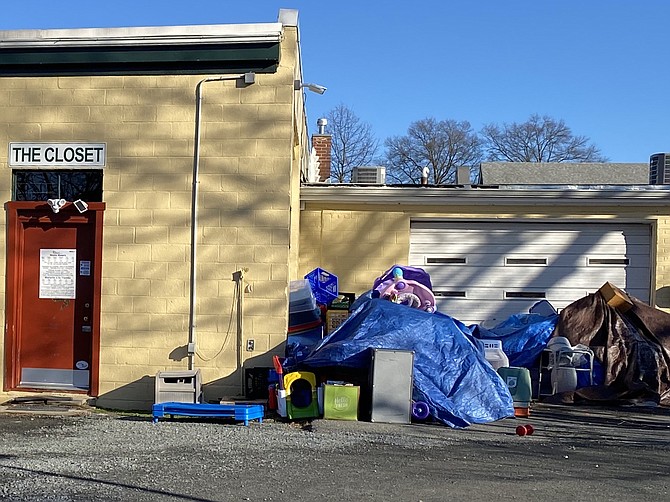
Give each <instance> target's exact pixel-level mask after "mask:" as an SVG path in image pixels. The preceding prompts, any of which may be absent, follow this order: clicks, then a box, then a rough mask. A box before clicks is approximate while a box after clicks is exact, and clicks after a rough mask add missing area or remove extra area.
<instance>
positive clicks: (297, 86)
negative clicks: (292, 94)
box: [293, 80, 327, 94]
mask: <svg viewBox="0 0 670 502" xmlns="http://www.w3.org/2000/svg"><path fill="white" fill-rule="evenodd" d="M293 88H294V89H295V90H296V91H299V90H300V89H303V88H307V89H309V90H310V91H312V92H316V93H317V94H323V93H324V92H326V90H327V87H324V86H322V85H319V84H308V83H307V82H301V81H300V80H294V81H293Z"/></svg>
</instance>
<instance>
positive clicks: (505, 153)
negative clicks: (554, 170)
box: [481, 115, 608, 162]
mask: <svg viewBox="0 0 670 502" xmlns="http://www.w3.org/2000/svg"><path fill="white" fill-rule="evenodd" d="M481 134H482V137H483V139H484V144H485V148H486V153H487V156H488V159H489V160H494V161H495V160H501V161H508V162H607V160H608V159H607V158H606V157H603V155H602V154H601V153H600V150H599V149H598V148H597V147H596V146H595V145H594V144H592V143H590V140H589V138H587V137H586V136H575V135H574V134H572V131H571V130H570V128H569V127H568V126H567V125H565V122H563V120H555V119H553V118H551V117H548V116H546V115H545V116H542V117H540V116H539V115H531V116H530V118H529V119H528V120H527V121H526V122H524V123H522V124H517V123H511V124H503V125H502V126H498V125H497V124H489V125H487V126H485V127H484V128H483V129H482V133H481Z"/></svg>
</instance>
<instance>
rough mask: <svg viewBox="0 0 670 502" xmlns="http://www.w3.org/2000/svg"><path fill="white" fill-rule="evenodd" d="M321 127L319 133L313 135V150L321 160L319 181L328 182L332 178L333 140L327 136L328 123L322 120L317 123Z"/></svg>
mask: <svg viewBox="0 0 670 502" xmlns="http://www.w3.org/2000/svg"><path fill="white" fill-rule="evenodd" d="M316 124H317V125H318V126H319V133H318V134H312V148H314V150H315V151H316V155H317V157H318V158H319V181H327V180H328V179H329V178H330V160H331V148H332V146H333V138H332V136H331V135H330V134H326V124H328V121H327V120H326V119H324V118H321V119H319V120H317V121H316Z"/></svg>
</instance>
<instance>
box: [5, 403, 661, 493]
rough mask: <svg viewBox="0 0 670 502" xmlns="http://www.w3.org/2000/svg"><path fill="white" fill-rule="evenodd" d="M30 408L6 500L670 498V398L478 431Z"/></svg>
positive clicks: (568, 410) (536, 415)
mask: <svg viewBox="0 0 670 502" xmlns="http://www.w3.org/2000/svg"><path fill="white" fill-rule="evenodd" d="M25 408H26V407H24V409H20V408H19V409H13V410H12V409H4V411H0V436H1V437H2V443H1V445H2V446H0V499H2V500H11V501H28V500H30V501H42V500H57V501H89V500H90V501H93V500H95V501H127V500H132V501H138V502H143V501H163V500H165V501H198V502H213V501H237V500H242V501H244V500H252V501H320V502H321V501H331V500H332V501H335V500H337V501H341V500H350V501H358V500H365V501H392V500H399V501H425V502H427V501H447V500H464V501H491V500H524V501H528V502H530V501H538V500H540V501H542V500H551V501H561V500H584V501H601V500H602V501H612V500H635V501H643V500H650V501H665V500H670V409H669V408H604V407H594V406H585V405H581V406H578V405H547V404H535V405H534V406H533V408H532V409H531V415H530V417H528V418H527V419H519V418H509V419H505V420H501V421H498V422H495V423H490V424H485V425H474V426H471V427H468V428H466V429H451V428H449V427H447V426H444V425H441V424H435V423H418V424H409V425H407V424H383V423H370V422H350V421H334V420H321V419H318V420H311V421H300V422H284V421H282V420H279V419H275V418H270V417H266V418H265V419H264V420H263V422H262V423H258V422H257V421H254V422H252V423H251V424H250V425H249V426H244V425H243V424H242V423H240V422H235V421H227V420H212V419H206V420H195V419H187V418H181V419H180V418H175V419H161V420H160V421H159V422H158V423H157V424H152V422H151V417H150V416H148V415H141V414H135V415H133V414H119V413H109V412H104V411H101V410H95V409H87V408H86V407H81V408H78V407H74V408H67V409H66V408H63V409H61V410H58V409H56V410H50V409H49V408H48V407H36V408H33V409H25ZM526 424H531V425H532V426H533V431H532V434H530V435H528V434H526V435H524V436H519V435H517V434H516V428H517V427H518V426H519V425H526Z"/></svg>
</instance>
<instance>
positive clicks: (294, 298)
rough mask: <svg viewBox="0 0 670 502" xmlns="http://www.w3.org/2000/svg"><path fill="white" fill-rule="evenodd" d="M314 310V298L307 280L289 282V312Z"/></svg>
mask: <svg viewBox="0 0 670 502" xmlns="http://www.w3.org/2000/svg"><path fill="white" fill-rule="evenodd" d="M315 308H316V298H315V297H314V293H313V292H312V288H311V286H310V283H309V281H308V280H307V279H300V280H298V281H291V282H290V283H289V288H288V310H289V312H304V311H306V310H314V309H315Z"/></svg>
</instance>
